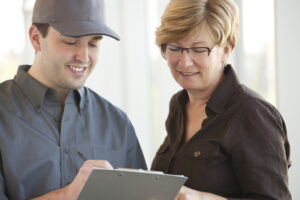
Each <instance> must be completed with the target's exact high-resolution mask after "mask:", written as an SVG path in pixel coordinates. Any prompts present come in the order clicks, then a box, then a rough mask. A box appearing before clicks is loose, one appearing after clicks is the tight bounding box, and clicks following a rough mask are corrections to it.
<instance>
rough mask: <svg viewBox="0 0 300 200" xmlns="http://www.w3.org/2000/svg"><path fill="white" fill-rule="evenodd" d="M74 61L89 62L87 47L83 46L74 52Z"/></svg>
mask: <svg viewBox="0 0 300 200" xmlns="http://www.w3.org/2000/svg"><path fill="white" fill-rule="evenodd" d="M75 59H76V60H77V61H80V62H82V63H88V62H89V61H90V58H89V48H88V46H85V45H82V46H79V47H78V48H77V50H76V55H75Z"/></svg>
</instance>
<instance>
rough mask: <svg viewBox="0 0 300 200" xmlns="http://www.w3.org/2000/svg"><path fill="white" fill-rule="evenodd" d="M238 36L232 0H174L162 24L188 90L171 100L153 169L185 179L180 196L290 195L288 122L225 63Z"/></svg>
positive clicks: (170, 56) (167, 52) (166, 53)
mask: <svg viewBox="0 0 300 200" xmlns="http://www.w3.org/2000/svg"><path fill="white" fill-rule="evenodd" d="M237 35H238V10H237V7H236V5H235V4H234V2H233V1H232V0H171V1H170V3H169V4H168V6H167V8H166V10H165V13H164V14H163V16H162V22H161V25H160V27H159V28H158V29H157V32H156V37H157V38H156V41H157V44H158V46H159V47H160V49H161V52H162V55H163V57H164V58H165V59H166V60H167V62H168V65H169V68H170V71H171V73H172V75H173V77H174V79H175V80H176V82H177V83H178V84H179V85H180V86H181V87H182V88H183V90H182V91H179V92H178V93H177V94H175V95H174V96H173V97H172V99H171V101H170V111H169V115H168V118H167V121H166V129H167V136H166V139H165V141H164V142H163V144H162V145H161V147H160V148H159V150H158V152H157V154H156V157H155V158H154V161H153V163H152V169H153V170H160V171H164V172H165V173H172V174H183V175H185V176H187V177H188V180H187V182H186V183H185V186H184V187H183V188H182V189H181V190H180V192H179V194H178V197H177V199H180V200H182V199H193V200H196V199H214V200H217V199H220V200H221V199H231V200H233V199H235V200H236V199H272V200H274V199H276V200H288V199H291V195H290V192H289V190H288V180H287V179H288V177H287V170H288V166H289V154H290V152H289V151H290V150H289V143H288V139H287V134H286V128H285V124H284V121H283V119H282V117H281V115H280V114H279V112H278V111H277V110H276V109H275V108H274V107H273V106H272V105H271V104H269V103H268V102H266V101H265V100H264V99H263V98H262V97H260V96H259V95H258V94H256V93H255V92H253V91H252V90H250V89H249V88H247V87H246V86H244V85H242V84H240V83H239V81H238V79H237V77H236V74H235V72H234V69H233V68H232V67H231V65H229V64H226V61H227V58H228V56H229V55H230V53H231V52H232V50H233V49H234V47H235V46H236V41H237Z"/></svg>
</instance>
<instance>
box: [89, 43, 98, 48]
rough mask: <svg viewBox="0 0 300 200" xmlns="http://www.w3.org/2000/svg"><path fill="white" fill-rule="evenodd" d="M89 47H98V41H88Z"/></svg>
mask: <svg viewBox="0 0 300 200" xmlns="http://www.w3.org/2000/svg"><path fill="white" fill-rule="evenodd" d="M90 46H91V47H98V43H90Z"/></svg>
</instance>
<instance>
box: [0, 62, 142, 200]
mask: <svg viewBox="0 0 300 200" xmlns="http://www.w3.org/2000/svg"><path fill="white" fill-rule="evenodd" d="M29 68H30V66H25V65H24V66H20V67H19V70H18V73H17V75H16V76H15V78H14V79H13V80H8V81H5V82H3V83H1V84H0V151H1V155H0V161H1V165H0V199H1V200H5V199H10V200H17V199H18V200H22V199H29V198H33V197H36V196H40V195H42V194H44V193H47V192H49V191H52V190H55V189H58V188H61V187H63V186H65V185H67V184H68V183H70V182H71V181H72V180H73V179H74V177H75V175H76V173H77V172H78V170H79V168H80V167H81V165H82V164H83V160H82V158H81V157H80V156H79V154H82V155H84V156H85V157H86V158H88V159H93V160H108V161H109V162H110V163H111V164H112V166H113V167H114V168H118V167H126V168H142V169H146V164H145V160H144V156H143V153H142V150H141V147H140V145H139V142H138V139H137V137H136V135H135V131H134V128H133V126H132V124H131V122H130V121H129V119H128V118H127V116H126V114H125V113H124V112H122V111H121V110H120V109H118V108H117V107H115V106H114V105H112V104H111V103H109V102H108V101H107V100H105V99H103V98H102V97H100V96H99V95H97V94H96V93H95V92H93V91H92V90H90V89H89V88H86V87H84V88H80V89H78V90H74V91H70V92H69V94H68V96H67V98H66V101H65V104H64V106H61V105H60V103H59V100H58V98H57V94H56V92H55V91H54V90H53V89H50V88H47V87H45V86H44V85H42V84H41V83H39V82H38V81H36V80H35V79H33V78H32V77H31V76H30V75H29V74H28V73H27V72H26V71H27V70H28V69H29Z"/></svg>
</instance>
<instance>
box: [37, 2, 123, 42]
mask: <svg viewBox="0 0 300 200" xmlns="http://www.w3.org/2000/svg"><path fill="white" fill-rule="evenodd" d="M104 7H105V5H104V1H103V0H36V1H35V5H34V8H33V15H32V22H33V23H47V24H50V26H52V27H53V28H55V29H56V30H57V31H58V32H60V33H61V34H62V35H65V36H71V37H78V36H84V35H94V34H100V35H106V36H109V37H112V38H114V39H116V40H120V37H119V36H118V34H116V33H115V32H114V31H113V30H112V29H111V28H109V27H108V26H107V25H106V19H105V13H104V12H105V9H104Z"/></svg>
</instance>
